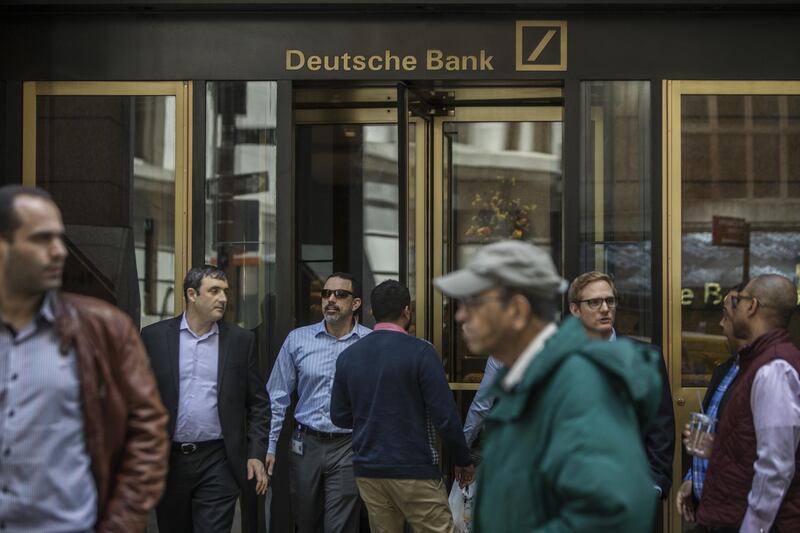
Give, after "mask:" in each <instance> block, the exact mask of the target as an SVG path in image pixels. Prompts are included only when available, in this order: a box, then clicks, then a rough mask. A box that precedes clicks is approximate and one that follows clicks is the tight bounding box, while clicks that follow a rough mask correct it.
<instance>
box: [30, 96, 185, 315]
mask: <svg viewBox="0 0 800 533" xmlns="http://www.w3.org/2000/svg"><path fill="white" fill-rule="evenodd" d="M36 115H37V125H36V126H37V129H36V137H37V139H36V173H37V184H38V185H39V186H41V187H43V188H44V189H46V190H48V191H49V192H50V193H51V194H52V195H53V197H54V199H55V201H56V202H57V203H58V204H59V207H60V208H61V210H62V214H63V217H64V224H65V226H66V241H67V247H68V249H69V253H70V255H69V258H68V259H67V263H66V266H65V270H64V288H65V290H68V291H72V292H78V293H81V294H86V295H91V296H95V297H98V298H102V299H104V300H106V301H109V302H111V303H112V304H115V305H117V306H119V307H120V308H122V309H123V310H125V311H126V312H127V313H128V314H130V315H131V317H132V318H133V319H134V321H135V322H136V323H137V324H139V325H140V326H142V327H144V326H146V325H148V324H150V323H153V322H156V321H158V320H161V319H162V318H166V317H168V316H172V314H173V312H174V305H175V290H174V289H175V287H174V272H175V222H174V221H175V158H176V151H175V131H176V124H175V120H176V118H175V97H174V96H38V97H37V100H36Z"/></svg>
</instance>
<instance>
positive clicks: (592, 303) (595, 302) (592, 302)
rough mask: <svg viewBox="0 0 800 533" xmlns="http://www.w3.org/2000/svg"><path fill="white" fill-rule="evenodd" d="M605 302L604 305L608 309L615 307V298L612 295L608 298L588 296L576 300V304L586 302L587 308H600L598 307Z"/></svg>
mask: <svg viewBox="0 0 800 533" xmlns="http://www.w3.org/2000/svg"><path fill="white" fill-rule="evenodd" d="M603 302H605V304H606V306H608V308H609V309H616V307H617V299H616V297H614V296H609V297H608V298H589V299H588V300H577V301H576V302H575V303H576V304H586V306H587V307H589V309H600V307H601V306H602V305H603Z"/></svg>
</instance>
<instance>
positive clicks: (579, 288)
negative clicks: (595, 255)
mask: <svg viewBox="0 0 800 533" xmlns="http://www.w3.org/2000/svg"><path fill="white" fill-rule="evenodd" d="M595 281H605V282H606V283H608V285H609V286H610V287H611V291H612V292H613V293H614V297H615V298H618V297H619V295H618V294H617V287H616V286H615V285H614V279H613V278H612V277H611V276H609V275H608V274H606V273H605V272H598V271H597V270H592V271H591V272H585V273H583V274H581V275H580V276H578V277H577V278H575V279H574V280H572V283H570V284H569V291H568V292H567V298H569V302H570V303H577V302H578V300H579V299H580V296H581V292H583V289H585V288H586V286H587V285H589V284H590V283H594V282H595Z"/></svg>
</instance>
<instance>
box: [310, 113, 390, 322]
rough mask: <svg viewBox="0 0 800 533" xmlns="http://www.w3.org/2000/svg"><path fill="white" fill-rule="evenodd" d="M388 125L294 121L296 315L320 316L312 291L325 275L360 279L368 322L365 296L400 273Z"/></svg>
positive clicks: (316, 292)
mask: <svg viewBox="0 0 800 533" xmlns="http://www.w3.org/2000/svg"><path fill="white" fill-rule="evenodd" d="M396 132H397V128H396V125H395V124H380V123H360V122H355V121H353V122H351V123H335V124H322V123H320V124H298V126H297V128H296V139H297V140H296V147H297V148H296V150H297V158H296V177H297V188H298V190H299V191H304V192H303V193H302V194H299V195H298V206H297V219H298V237H299V240H300V242H299V250H298V251H299V254H300V257H299V260H298V264H297V265H298V272H297V278H298V289H299V293H298V321H299V323H300V324H310V323H313V322H317V321H319V320H322V310H321V308H320V297H319V291H320V290H321V289H322V285H323V284H324V282H325V278H327V277H328V276H329V275H330V274H332V273H333V272H336V271H346V272H350V273H351V274H353V275H354V276H356V278H358V279H360V280H361V282H362V299H363V302H364V303H363V307H362V313H361V321H362V322H363V323H364V324H366V325H367V326H369V327H372V325H373V324H374V320H373V319H372V315H371V314H370V313H369V309H370V301H369V295H370V292H371V291H372V289H373V288H374V287H375V285H377V284H379V283H381V282H382V281H384V280H387V279H398V278H399V275H400V253H399V246H400V242H399V233H400V232H399V228H400V222H401V217H400V213H399V205H400V203H399V197H398V195H399V194H400V191H399V185H398V176H397V153H398V152H397V136H396Z"/></svg>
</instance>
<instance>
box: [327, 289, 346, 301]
mask: <svg viewBox="0 0 800 533" xmlns="http://www.w3.org/2000/svg"><path fill="white" fill-rule="evenodd" d="M319 294H320V295H321V296H322V297H323V298H330V297H331V294H332V295H334V296H335V297H336V299H337V300H344V299H345V298H349V297H351V296H355V294H353V293H352V292H350V291H346V290H344V289H322V290H321V291H319Z"/></svg>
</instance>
